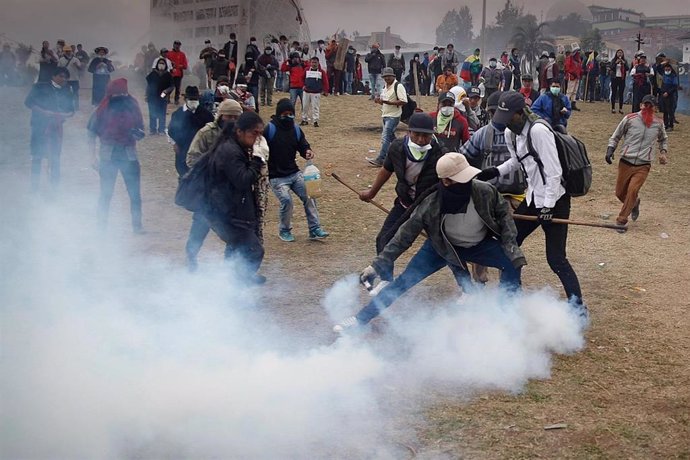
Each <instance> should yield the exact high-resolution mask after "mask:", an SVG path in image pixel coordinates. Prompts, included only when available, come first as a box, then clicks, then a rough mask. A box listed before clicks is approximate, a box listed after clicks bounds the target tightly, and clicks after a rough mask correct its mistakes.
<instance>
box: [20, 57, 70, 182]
mask: <svg viewBox="0 0 690 460" xmlns="http://www.w3.org/2000/svg"><path fill="white" fill-rule="evenodd" d="M68 79H69V71H68V70H67V69H65V68H64V67H56V68H55V70H53V76H52V77H51V80H50V81H49V82H42V81H39V82H37V83H35V84H34V85H33V86H32V87H31V91H30V92H29V95H28V96H27V97H26V99H25V101H24V105H25V106H26V107H27V108H29V109H30V110H31V190H32V191H33V192H38V190H39V186H40V181H41V165H42V163H43V160H44V159H45V160H47V162H48V171H49V174H50V184H51V187H52V189H53V191H55V190H56V189H57V187H58V185H59V183H60V153H61V152H62V125H63V123H64V122H65V120H66V119H67V118H69V117H71V116H72V115H74V100H73V98H72V92H71V90H70V88H69V86H67V80H68Z"/></svg>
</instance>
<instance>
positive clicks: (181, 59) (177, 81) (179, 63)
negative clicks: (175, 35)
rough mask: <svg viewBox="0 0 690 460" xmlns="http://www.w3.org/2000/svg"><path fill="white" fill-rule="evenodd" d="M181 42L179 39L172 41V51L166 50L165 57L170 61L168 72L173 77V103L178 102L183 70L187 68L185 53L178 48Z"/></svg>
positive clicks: (177, 103)
mask: <svg viewBox="0 0 690 460" xmlns="http://www.w3.org/2000/svg"><path fill="white" fill-rule="evenodd" d="M181 46H182V43H181V42H180V41H179V40H175V41H174V42H173V49H172V51H168V54H167V58H168V59H169V60H170V62H171V63H172V70H171V71H170V73H171V74H172V77H173V85H175V105H179V104H180V91H181V84H182V78H183V77H184V71H185V70H187V67H188V64H187V55H186V54H185V53H184V52H183V51H182V50H181V49H180V48H181Z"/></svg>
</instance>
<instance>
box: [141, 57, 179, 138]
mask: <svg viewBox="0 0 690 460" xmlns="http://www.w3.org/2000/svg"><path fill="white" fill-rule="evenodd" d="M174 89H175V86H174V84H173V78H172V75H171V74H170V72H168V66H167V64H166V63H165V59H163V58H159V59H158V63H157V64H156V68H155V69H153V70H152V71H151V72H150V73H149V74H148V75H147V76H146V102H147V103H148V106H149V135H151V136H153V135H155V134H165V124H166V123H165V118H166V108H167V105H168V97H169V96H170V93H172V92H173V90H174Z"/></svg>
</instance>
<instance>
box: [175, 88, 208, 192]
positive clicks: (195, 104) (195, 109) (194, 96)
mask: <svg viewBox="0 0 690 460" xmlns="http://www.w3.org/2000/svg"><path fill="white" fill-rule="evenodd" d="M184 98H185V104H184V105H183V106H182V107H180V108H178V109H177V110H175V111H174V112H173V114H172V115H171V116H170V127H169V128H168V136H170V139H171V140H172V142H173V148H174V149H175V169H176V170H177V175H178V176H179V177H180V178H181V177H182V176H184V175H185V173H186V172H187V171H189V167H188V166H187V163H186V158H187V151H188V150H189V146H190V145H191V143H192V139H194V136H195V135H196V133H197V132H198V131H199V130H200V129H201V128H203V127H204V126H205V125H206V123H210V122H212V121H213V115H212V114H211V113H210V112H209V111H208V110H206V109H205V108H203V107H200V106H199V88H197V87H196V86H187V88H185V90H184Z"/></svg>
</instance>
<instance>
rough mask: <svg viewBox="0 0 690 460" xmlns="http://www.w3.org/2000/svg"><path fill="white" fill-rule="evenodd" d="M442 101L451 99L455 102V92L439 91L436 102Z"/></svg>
mask: <svg viewBox="0 0 690 460" xmlns="http://www.w3.org/2000/svg"><path fill="white" fill-rule="evenodd" d="M443 101H453V103H455V94H453V93H451V92H450V91H448V92H447V93H441V94H439V95H438V102H443Z"/></svg>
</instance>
